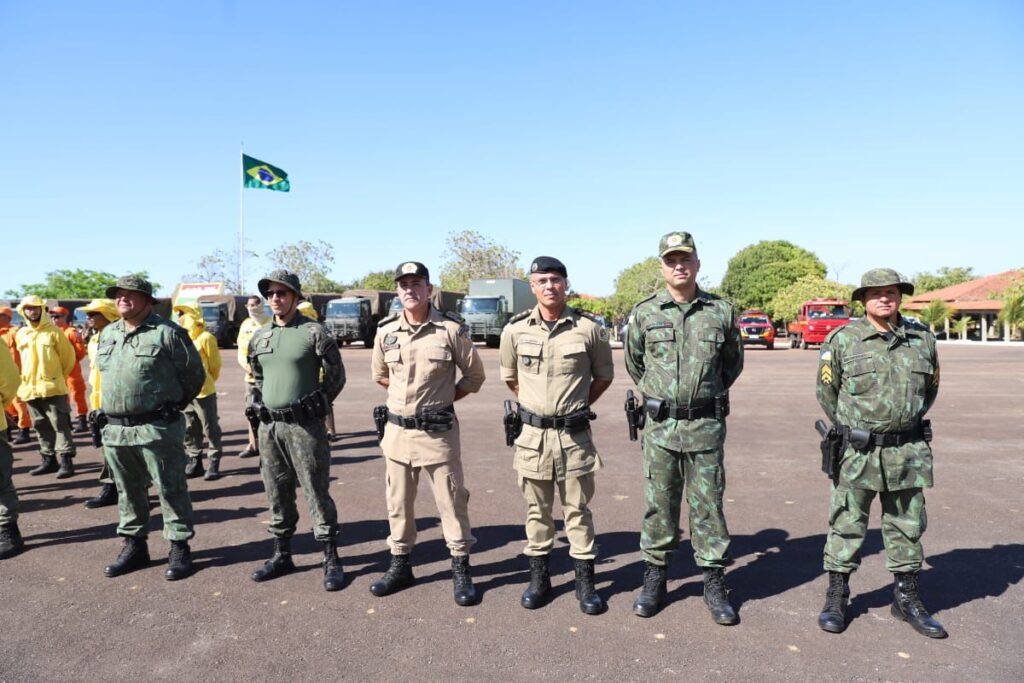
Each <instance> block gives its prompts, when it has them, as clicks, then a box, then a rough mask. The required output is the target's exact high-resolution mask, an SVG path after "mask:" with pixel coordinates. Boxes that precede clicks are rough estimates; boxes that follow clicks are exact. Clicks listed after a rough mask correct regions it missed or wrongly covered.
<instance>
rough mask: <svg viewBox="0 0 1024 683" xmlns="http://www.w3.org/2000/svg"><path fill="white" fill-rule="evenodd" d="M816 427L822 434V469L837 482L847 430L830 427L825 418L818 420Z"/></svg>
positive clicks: (833, 481)
mask: <svg viewBox="0 0 1024 683" xmlns="http://www.w3.org/2000/svg"><path fill="white" fill-rule="evenodd" d="M814 428H815V429H816V430H817V431H818V434H819V435H820V436H821V444H820V448H821V471H822V472H824V473H825V476H827V477H828V478H829V479H831V480H832V483H833V484H835V483H837V482H838V481H839V463H840V462H842V459H843V452H844V451H845V450H846V431H847V430H845V429H843V430H840V429H837V428H836V427H835V426H833V427H828V426H827V425H826V424H825V421H824V420H818V421H816V422H815V423H814Z"/></svg>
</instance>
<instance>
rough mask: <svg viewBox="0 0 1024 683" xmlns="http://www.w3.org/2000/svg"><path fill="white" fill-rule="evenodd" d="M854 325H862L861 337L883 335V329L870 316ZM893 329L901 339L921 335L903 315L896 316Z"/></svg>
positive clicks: (859, 332) (859, 333)
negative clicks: (872, 322) (875, 324)
mask: <svg viewBox="0 0 1024 683" xmlns="http://www.w3.org/2000/svg"><path fill="white" fill-rule="evenodd" d="M852 324H854V325H860V329H859V330H857V333H858V336H859V337H860V339H861V340H862V341H863V340H867V339H871V338H872V337H881V336H882V331H881V330H879V329H878V328H876V327H875V326H874V325H872V324H871V321H870V320H868V317H867V316H866V315H865V316H864V317H863V318H861V319H860V320H858V321H857V322H856V323H852ZM892 331H893V332H894V333H895V335H896V336H897V337H899V338H900V339H906V338H907V337H919V336H920V333H919V332H918V330H916V329H915V328H914V327H913V326H912V325H908V324H907V320H906V318H904V317H903V316H902V315H898V316H897V318H896V324H895V325H893V328H892Z"/></svg>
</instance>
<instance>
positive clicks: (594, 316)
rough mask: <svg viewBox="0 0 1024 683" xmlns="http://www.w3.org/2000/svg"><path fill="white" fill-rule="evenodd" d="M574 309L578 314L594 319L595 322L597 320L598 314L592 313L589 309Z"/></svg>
mask: <svg viewBox="0 0 1024 683" xmlns="http://www.w3.org/2000/svg"><path fill="white" fill-rule="evenodd" d="M572 310H573V311H574V312H575V313H576V315H579V316H583V317H584V318H586V319H587V320H591V321H593V322H595V323H596V322H597V316H596V315H594V314H593V313H591V312H590V311H588V310H585V309H582V308H574V309H572Z"/></svg>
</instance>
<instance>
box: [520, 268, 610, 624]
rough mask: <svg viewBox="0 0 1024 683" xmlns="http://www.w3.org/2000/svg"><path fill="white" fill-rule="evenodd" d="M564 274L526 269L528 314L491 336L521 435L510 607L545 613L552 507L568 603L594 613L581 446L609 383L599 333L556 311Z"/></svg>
mask: <svg viewBox="0 0 1024 683" xmlns="http://www.w3.org/2000/svg"><path fill="white" fill-rule="evenodd" d="M568 286H569V283H568V273H567V272H566V268H565V265H564V264H563V263H562V262H561V261H559V260H558V259H556V258H552V257H550V256H538V257H537V258H535V259H534V260H533V263H532V264H531V265H530V288H531V289H532V290H533V294H534V296H535V297H537V305H536V306H535V307H534V308H532V309H530V310H529V311H523V312H522V313H520V314H519V315H517V316H515V317H513V318H512V319H511V320H510V321H509V324H508V325H507V326H506V327H505V329H504V330H503V331H502V335H501V351H500V362H501V378H502V379H503V380H505V383H506V384H508V386H509V388H510V389H511V390H512V391H513V393H515V395H516V397H517V398H518V400H519V408H518V411H519V417H520V419H521V420H522V423H523V425H522V432H521V433H520V434H519V436H518V437H517V438H516V441H515V449H516V450H515V465H514V466H515V469H516V472H517V474H518V477H519V488H520V490H521V491H522V492H523V497H524V498H526V504H527V512H526V549H525V550H524V553H525V554H526V556H527V557H528V558H529V562H530V585H529V587H528V588H527V589H526V591H525V592H524V593H523V596H522V599H521V600H520V604H521V605H522V606H523V607H525V608H527V609H536V608H538V607H541V606H543V605H545V604H546V603H547V601H548V598H549V595H550V593H551V579H550V573H549V569H548V556H549V554H550V553H551V550H552V548H554V545H555V522H554V519H553V516H552V514H551V510H552V508H553V507H554V504H555V494H556V492H557V494H558V499H559V501H560V503H561V505H562V517H563V519H564V521H565V534H566V536H568V538H569V555H570V556H571V557H572V558H573V560H574V562H575V569H576V599H577V600H578V601H579V604H580V610H582V611H583V613H584V614H600V613H601V612H602V611H604V602H603V601H602V600H601V596H600V595H598V593H597V591H596V590H595V588H594V558H595V557H596V556H597V546H596V544H595V543H594V519H593V515H592V513H591V511H590V501H591V500H592V499H593V497H594V473H595V472H596V471H597V470H598V469H600V467H601V458H600V456H599V455H598V453H597V449H596V448H595V447H594V443H593V441H592V440H591V432H590V420H591V419H592V418H593V416H594V414H593V413H592V412H591V410H590V406H591V405H592V404H593V403H594V402H595V401H596V400H597V399H598V398H599V397H600V396H601V394H603V393H604V392H605V390H606V389H607V388H608V387H609V386H611V383H612V378H613V376H614V364H613V363H612V350H611V345H610V344H609V342H608V330H606V329H605V328H604V327H602V326H601V325H599V324H598V323H597V322H595V321H594V319H593V316H592V315H591V314H589V313H587V312H585V311H581V310H578V309H574V308H569V307H568V306H567V305H566V290H567V289H568Z"/></svg>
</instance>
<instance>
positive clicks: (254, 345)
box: [249, 270, 345, 591]
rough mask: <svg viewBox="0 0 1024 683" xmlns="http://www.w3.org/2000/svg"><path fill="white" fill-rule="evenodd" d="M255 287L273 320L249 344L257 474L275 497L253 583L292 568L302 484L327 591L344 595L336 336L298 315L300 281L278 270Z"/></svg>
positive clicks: (340, 377) (341, 377) (340, 372)
mask: <svg viewBox="0 0 1024 683" xmlns="http://www.w3.org/2000/svg"><path fill="white" fill-rule="evenodd" d="M258 284H259V290H260V294H262V295H263V296H264V297H266V300H267V302H268V303H269V304H270V310H271V311H272V312H273V314H274V318H273V320H272V321H271V322H270V324H269V325H266V326H265V327H262V328H260V329H259V330H258V331H256V332H255V333H254V334H253V336H252V339H251V340H250V342H249V367H250V368H251V369H252V375H253V379H254V380H255V382H256V390H257V395H259V396H260V397H261V399H260V400H261V401H262V403H260V404H254V406H253V409H255V410H256V414H257V415H258V417H259V420H260V425H259V433H258V436H257V439H258V442H259V445H260V463H261V470H260V471H261V473H262V475H263V485H264V487H265V488H266V491H267V497H268V498H269V499H270V513H271V522H270V527H269V531H270V533H271V534H273V536H274V554H273V555H272V556H271V558H270V559H269V560H267V561H266V563H264V565H263V566H262V567H260V568H259V569H257V570H256V571H254V572H253V573H252V580H253V581H267V580H270V579H275V578H277V577H279V576H283V575H284V574H287V573H289V572H292V571H294V570H295V563H294V562H293V561H292V549H291V541H292V536H294V535H295V529H296V527H297V526H298V523H299V512H298V508H297V507H296V505H295V485H296V483H298V485H299V486H301V487H302V492H303V494H304V495H305V497H306V502H307V503H308V504H309V511H310V515H311V516H312V518H313V537H314V538H316V540H318V541H320V542H321V543H323V550H324V560H323V569H324V580H323V585H324V590H327V591H336V590H341V588H342V585H343V584H344V579H345V575H344V571H343V570H342V566H341V560H340V559H339V558H338V546H337V534H338V511H337V508H336V507H335V505H334V501H333V500H332V499H331V492H330V483H331V472H330V469H331V451H330V445H329V444H328V442H327V432H326V430H325V429H324V415H326V411H327V409H328V406H330V404H331V402H332V401H333V400H334V399H335V398H336V397H337V396H338V394H339V393H340V392H341V390H342V388H343V387H344V386H345V366H344V365H342V362H341V354H340V353H339V352H338V344H337V342H335V341H334V337H332V336H331V335H330V334H329V333H328V332H327V330H326V328H324V326H323V325H321V324H320V323H318V322H315V321H313V320H310V319H309V318H307V317H305V316H303V315H302V314H301V313H299V312H298V305H299V302H300V301H301V300H302V287H301V285H300V283H299V278H298V276H297V275H295V274H294V273H291V272H289V271H287V270H275V271H274V272H272V273H270V275H268V276H267V277H265V278H263V279H262V280H260V281H259V283H258Z"/></svg>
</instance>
